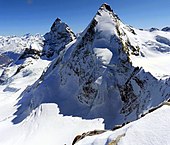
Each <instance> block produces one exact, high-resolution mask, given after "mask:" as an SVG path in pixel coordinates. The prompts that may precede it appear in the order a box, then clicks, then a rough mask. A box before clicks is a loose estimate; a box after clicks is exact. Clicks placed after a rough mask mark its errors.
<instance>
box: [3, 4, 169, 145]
mask: <svg viewBox="0 0 170 145" xmlns="http://www.w3.org/2000/svg"><path fill="white" fill-rule="evenodd" d="M165 30H168V28H166V29H164V31H162V30H158V29H153V30H152V31H151V30H139V29H136V28H133V27H131V26H128V25H125V24H123V23H122V22H121V20H120V19H119V17H118V16H117V15H116V14H115V13H113V11H112V10H111V8H110V6H109V5H107V4H103V5H102V6H101V7H100V8H99V10H98V11H97V13H96V15H95V16H94V18H93V19H92V21H91V23H90V24H89V25H88V26H87V28H86V29H85V30H84V31H83V32H82V33H80V34H79V35H77V36H78V37H77V38H76V35H75V34H74V33H73V32H72V30H71V29H70V28H69V26H68V25H67V24H65V23H64V22H62V21H61V20H60V19H58V18H57V19H56V20H55V22H54V23H53V25H52V27H51V30H50V32H48V33H46V34H45V35H44V36H41V35H39V34H37V35H35V36H33V35H30V34H27V35H25V36H23V37H17V36H6V37H3V36H0V145H71V144H72V142H73V140H74V138H75V137H76V136H77V135H81V134H83V133H84V132H88V131H93V130H105V131H106V132H105V133H102V134H99V135H93V136H87V137H85V138H83V139H82V140H80V141H77V142H76V145H116V144H119V145H168V144H169V143H170V125H169V120H170V116H169V114H170V106H169V104H168V103H167V101H168V100H169V99H170V67H169V66H170V32H169V31H165ZM153 110H155V111H153ZM142 116H144V117H142ZM129 122H130V123H129ZM121 124H126V125H125V126H123V127H121V128H120V129H117V130H114V131H112V129H113V128H114V127H116V126H117V125H121Z"/></svg>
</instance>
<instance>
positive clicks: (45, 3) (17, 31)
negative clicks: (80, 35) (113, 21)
mask: <svg viewBox="0 0 170 145" xmlns="http://www.w3.org/2000/svg"><path fill="white" fill-rule="evenodd" d="M104 2H106V3H108V4H110V6H111V7H112V9H113V10H114V12H116V13H117V14H118V15H119V17H120V18H121V19H122V21H123V22H124V23H126V24H129V25H132V26H134V27H137V28H150V27H158V28H162V27H164V26H170V0H0V35H24V34H26V33H32V34H35V33H40V34H44V33H45V32H47V31H49V29H50V27H51V25H52V23H53V22H54V20H55V19H56V18H57V17H59V18H61V20H62V21H64V22H66V23H67V24H68V25H69V26H70V27H71V29H72V30H73V31H74V32H79V31H82V30H83V29H84V28H85V27H86V26H87V25H88V24H89V22H90V21H91V19H92V18H93V16H94V15H95V13H96V11H97V10H98V8H99V7H100V5H101V4H102V3H104Z"/></svg>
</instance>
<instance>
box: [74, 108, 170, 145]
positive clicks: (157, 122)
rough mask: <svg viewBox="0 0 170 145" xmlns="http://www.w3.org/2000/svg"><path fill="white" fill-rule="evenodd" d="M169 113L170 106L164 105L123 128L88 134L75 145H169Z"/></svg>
mask: <svg viewBox="0 0 170 145" xmlns="http://www.w3.org/2000/svg"><path fill="white" fill-rule="evenodd" d="M169 113H170V106H167V105H164V106H163V107H161V108H160V109H158V110H156V111H154V112H152V113H150V114H148V115H146V116H144V117H143V118H141V119H139V120H137V121H134V122H132V123H129V124H128V125H126V126H125V127H123V128H121V129H118V130H116V131H107V132H105V133H103V134H100V135H94V136H88V137H86V138H84V139H82V140H81V141H79V142H77V143H76V144H75V145H117V144H118V145H168V144H169V142H170V127H169V120H170V116H169Z"/></svg>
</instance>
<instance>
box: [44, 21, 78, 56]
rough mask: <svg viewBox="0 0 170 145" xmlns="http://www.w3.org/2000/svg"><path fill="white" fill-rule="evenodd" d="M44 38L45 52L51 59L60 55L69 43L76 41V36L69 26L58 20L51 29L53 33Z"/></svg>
mask: <svg viewBox="0 0 170 145" xmlns="http://www.w3.org/2000/svg"><path fill="white" fill-rule="evenodd" d="M44 38H45V47H44V51H45V53H46V56H47V57H48V58H49V57H52V56H53V55H57V54H59V52H60V51H62V50H63V49H64V48H65V46H66V45H67V44H68V43H70V42H72V41H73V40H75V39H76V36H75V34H74V33H73V31H72V30H71V29H70V27H69V26H68V25H67V24H65V23H64V22H62V21H61V20H60V19H59V18H57V19H56V20H55V22H54V23H53V25H52V27H51V31H50V32H48V33H46V34H45V35H44Z"/></svg>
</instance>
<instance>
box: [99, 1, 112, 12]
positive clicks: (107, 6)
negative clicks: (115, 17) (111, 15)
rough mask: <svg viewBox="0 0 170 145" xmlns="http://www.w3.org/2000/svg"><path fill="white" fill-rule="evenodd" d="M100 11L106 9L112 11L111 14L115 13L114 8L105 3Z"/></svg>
mask: <svg viewBox="0 0 170 145" xmlns="http://www.w3.org/2000/svg"><path fill="white" fill-rule="evenodd" d="M100 9H102V10H103V9H106V10H108V11H110V12H113V10H112V8H111V7H110V5H108V4H107V3H104V4H102V5H101V7H100Z"/></svg>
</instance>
